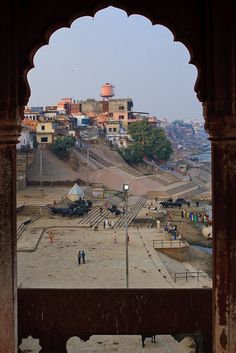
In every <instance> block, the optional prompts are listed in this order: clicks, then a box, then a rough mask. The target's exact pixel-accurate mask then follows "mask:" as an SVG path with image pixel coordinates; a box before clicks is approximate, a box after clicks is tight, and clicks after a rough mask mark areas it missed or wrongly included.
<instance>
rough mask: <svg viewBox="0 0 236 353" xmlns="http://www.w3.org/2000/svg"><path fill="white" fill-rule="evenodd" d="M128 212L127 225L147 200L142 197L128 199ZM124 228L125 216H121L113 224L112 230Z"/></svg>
mask: <svg viewBox="0 0 236 353" xmlns="http://www.w3.org/2000/svg"><path fill="white" fill-rule="evenodd" d="M129 201H130V202H129V211H128V212H127V224H128V226H129V224H130V223H131V222H132V221H133V219H134V218H135V217H136V215H137V214H138V213H139V211H140V210H141V209H142V207H143V206H144V205H145V203H146V201H147V199H146V198H145V197H143V196H141V197H138V196H133V197H130V198H129ZM125 226H126V215H122V216H121V217H120V218H119V220H118V221H117V222H116V223H115V224H114V227H113V228H125Z"/></svg>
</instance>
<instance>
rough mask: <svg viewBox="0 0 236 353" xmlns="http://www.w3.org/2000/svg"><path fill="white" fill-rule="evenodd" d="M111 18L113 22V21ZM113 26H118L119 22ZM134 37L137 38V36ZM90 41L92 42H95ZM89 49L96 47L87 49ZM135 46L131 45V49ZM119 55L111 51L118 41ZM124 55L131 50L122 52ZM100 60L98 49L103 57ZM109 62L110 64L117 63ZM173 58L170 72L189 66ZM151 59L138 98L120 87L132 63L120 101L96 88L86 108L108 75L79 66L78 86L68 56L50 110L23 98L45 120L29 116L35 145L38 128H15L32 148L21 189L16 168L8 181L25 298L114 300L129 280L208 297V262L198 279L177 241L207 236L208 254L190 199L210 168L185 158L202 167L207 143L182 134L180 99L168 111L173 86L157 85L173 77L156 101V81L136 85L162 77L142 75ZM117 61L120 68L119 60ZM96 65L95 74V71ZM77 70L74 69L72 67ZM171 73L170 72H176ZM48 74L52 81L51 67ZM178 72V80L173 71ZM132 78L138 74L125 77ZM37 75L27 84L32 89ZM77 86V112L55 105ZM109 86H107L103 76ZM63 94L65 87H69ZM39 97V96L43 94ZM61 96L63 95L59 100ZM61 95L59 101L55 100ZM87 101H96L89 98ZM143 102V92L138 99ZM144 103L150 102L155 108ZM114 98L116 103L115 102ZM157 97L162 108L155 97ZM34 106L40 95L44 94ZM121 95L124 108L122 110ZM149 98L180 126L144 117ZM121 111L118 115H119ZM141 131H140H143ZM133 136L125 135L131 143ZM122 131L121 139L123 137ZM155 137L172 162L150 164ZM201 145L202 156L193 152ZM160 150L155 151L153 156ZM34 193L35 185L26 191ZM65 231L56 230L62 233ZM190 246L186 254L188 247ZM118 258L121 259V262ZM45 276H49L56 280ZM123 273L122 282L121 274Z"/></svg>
mask: <svg viewBox="0 0 236 353" xmlns="http://www.w3.org/2000/svg"><path fill="white" fill-rule="evenodd" d="M106 11H108V14H109V13H110V12H112V11H118V10H114V9H112V8H108V9H107V10H105V11H104V12H106ZM112 16H115V15H114V14H113V13H112ZM122 16H124V14H123V13H122ZM96 17H98V20H100V22H104V21H101V19H102V12H99V13H98V14H97V15H96V16H95V21H94V22H96ZM126 20H127V21H129V20H128V19H126ZM135 20H137V21H144V22H145V21H146V22H145V24H142V26H144V27H145V26H146V28H148V26H149V29H150V33H151V34H150V37H152V38H153V37H154V35H156V34H157V32H155V28H158V29H159V31H160V32H161V33H162V36H163V38H161V39H160V37H159V41H160V42H161V41H164V39H165V40H167V41H168V40H169V42H170V43H171V45H173V46H178V51H180V50H182V49H183V48H182V45H181V44H176V43H175V44H174V43H172V42H171V40H172V38H171V40H170V32H169V31H168V30H164V29H163V27H161V26H154V27H152V26H151V25H150V23H149V22H148V20H146V19H144V18H141V17H140V16H131V23H132V26H134V25H135ZM86 21H90V19H88V18H84V19H79V20H78V21H75V23H74V24H73V25H72V28H73V27H76V26H78V28H79V27H80V26H81V27H83V23H86ZM122 21H123V19H122ZM92 22H93V21H92ZM118 22H119V20H118V21H117V23H118ZM147 22H148V23H147ZM90 24H91V22H90ZM140 25H141V22H140ZM91 26H92V24H91ZM144 27H142V28H144ZM120 30H121V29H120ZM130 30H131V29H130ZM61 31H63V30H61ZM58 32H60V31H58ZM58 32H55V34H54V35H53V36H52V38H51V41H52V44H53V43H54V45H56V44H57V45H58V43H59V41H60V40H59V39H57V33H58ZM144 32H145V31H144V30H143V32H142V33H143V35H144ZM65 33H67V34H68V35H69V30H65V32H64V35H65V36H66V34H65ZM127 33H128V32H127ZM127 33H126V34H127ZM116 35H117V33H116ZM92 36H94V38H95V39H96V37H95V36H96V31H95V32H93V34H92ZM108 36H109V34H108ZM58 38H59V37H58ZM137 38H139V36H137ZM123 39H124V37H123ZM117 40H118V39H117ZM136 40H137V39H136ZM72 42H73V40H72ZM133 42H135V39H133ZM144 42H145V41H144ZM157 42H158V40H157V39H155V40H152V42H150V43H149V44H148V45H149V47H147V48H146V49H147V50H142V51H140V56H141V54H142V55H143V53H150V52H152V54H153V53H154V52H158V56H159V57H160V56H162V55H163V53H162V51H163V50H159V51H158V50H157V49H158V48H159V47H158V45H160V44H158V45H157V44H156V43H157ZM96 43H97V42H96V40H95V41H94V45H95V47H96ZM122 43H123V42H122ZM138 43H139V44H138V45H140V41H138ZM158 43H159V42H158ZM67 44H69V42H67ZM84 44H85V43H84ZM118 44H119V45H121V40H120V39H119V41H118V42H117V45H118ZM132 44H133V43H132ZM130 45H131V42H130V41H129V47H130ZM155 45H156V46H155ZM49 47H50V45H49ZM97 49H98V48H97ZM107 49H108V48H104V50H107ZM45 50H47V49H46V48H44V49H43V48H42V49H41V50H39V52H38V55H39V58H40V57H42V56H43V53H44V51H45ZM83 53H84V52H83ZM83 53H82V52H81V51H80V52H79V55H78V57H79V59H80V60H81V59H84V55H83ZM170 53H171V49H168V54H170ZM111 54H112V53H110V55H111ZM115 54H116V56H117V59H119V53H118V52H116V53H115ZM178 55H179V54H176V57H177V58H178V60H177V59H176V60H173V57H171V60H170V61H169V65H171V63H172V62H173V61H177V62H178V61H181V59H182V61H183V62H184V61H186V63H185V64H186V66H187V62H188V59H189V54H188V53H187V51H186V49H185V54H184V55H183V56H182V57H181V55H180V56H178ZM153 56H154V55H146V56H144V57H143V56H142V63H141V64H140V67H139V70H138V72H140V77H139V78H140V87H138V88H139V89H140V91H141V94H138V93H137V91H138V89H137V80H136V79H135V80H133V81H135V85H133V87H132V86H129V83H130V81H132V80H131V78H127V75H128V73H129V71H131V73H133V75H134V71H132V69H133V66H134V63H133V57H132V62H128V61H127V63H128V64H129V65H130V64H131V63H132V65H130V67H129V70H126V69H124V67H125V65H126V64H127V63H126V62H124V61H123V65H124V66H123V67H121V68H120V70H118V71H119V72H118V76H114V80H117V81H118V82H119V84H120V85H121V81H119V79H120V77H121V76H122V77H123V82H124V83H123V84H122V85H121V86H122V89H120V88H119V86H118V87H117V91H116V85H115V83H114V85H115V88H114V87H113V83H104V85H103V86H105V88H106V90H105V91H102V94H103V95H101V96H99V97H97V98H96V99H95V98H88V97H91V95H92V96H94V97H95V94H93V91H89V90H87V89H88V88H91V87H92V86H94V75H95V72H94V71H96V72H98V73H99V72H100V71H102V72H103V75H104V72H105V71H104V68H106V69H108V64H110V61H109V63H108V62H106V63H105V64H106V65H105V67H103V66H101V65H102V63H98V60H96V62H95V60H94V56H92V55H87V56H86V64H87V65H88V68H89V70H91V72H92V73H93V74H91V75H88V74H87V72H88V71H86V70H84V71H85V72H86V78H85V77H84V76H83V72H82V71H83V70H81V72H79V73H78V72H77V70H78V68H75V69H74V68H73V67H74V65H75V64H76V61H73V60H74V56H73V55H71V56H70V58H68V60H71V61H69V63H68V66H69V67H70V68H72V69H70V75H71V76H70V80H68V79H65V77H64V71H63V70H59V71H58V72H60V75H59V76H61V77H62V79H63V80H62V81H63V86H60V84H58V85H57V86H55V87H54V90H55V94H56V97H57V98H55V99H54V98H53V97H51V98H50V101H49V100H48V97H46V96H45V95H44V96H43V95H42V97H40V96H38V98H37V99H38V100H40V99H43V101H42V102H41V101H37V102H35V101H34V99H35V98H33V97H32V98H31V101H30V106H31V108H37V107H38V108H40V107H39V104H41V103H42V104H44V107H45V108H43V111H42V109H38V111H37V114H40V118H39V123H40V124H41V123H42V122H44V121H48V122H47V125H46V126H47V129H46V128H45V125H41V130H42V131H43V130H44V135H46V131H47V136H40V135H39V133H38V132H37V129H36V126H37V125H34V124H32V122H31V123H30V122H29V121H27V119H25V121H24V124H25V127H28V128H30V129H31V137H30V141H31V142H32V143H31V142H30V143H29V145H30V146H32V150H31V151H27V154H26V155H25V160H27V168H26V171H25V174H24V177H23V178H21V177H22V175H21V174H20V173H21V171H20V166H21V164H20V163H21V162H19V168H18V180H17V183H18V190H19V191H18V207H19V208H20V210H21V212H19V214H18V221H19V222H20V224H21V225H22V227H21V230H19V232H21V231H22V234H20V236H19V241H18V245H19V246H18V249H20V250H19V253H18V259H19V278H18V281H19V283H22V286H23V287H24V286H25V287H27V286H32V287H34V286H36V287H37V284H38V283H39V282H40V284H41V285H42V286H46V287H47V286H48V287H50V286H53V287H59V288H60V287H62V286H64V287H68V288H70V287H72V288H73V287H75V288H77V287H80V286H82V287H83V286H84V287H89V288H93V287H96V288H97V287H100V288H110V287H115V288H117V287H125V286H126V285H127V276H128V277H129V281H128V282H129V283H128V284H129V287H130V288H132V287H138V288H144V287H153V288H158V287H165V288H172V287H175V286H183V287H187V288H188V287H191V286H193V282H194V285H196V286H197V287H202V286H211V281H210V279H209V276H208V275H209V274H210V271H211V270H210V265H209V264H208V265H207V262H208V263H210V262H211V260H210V255H209V257H207V255H202V256H203V257H204V259H208V260H204V261H205V263H204V271H203V269H202V268H201V267H200V265H199V261H198V258H197V255H196V254H197V251H198V250H199V248H198V250H196V249H195V248H193V247H191V251H189V248H188V245H186V244H189V243H188V241H189V240H187V239H186V238H185V235H187V234H188V230H187V229H189V228H187V227H191V230H192V229H194V230H193V233H196V234H197V233H198V234H197V235H196V238H198V239H199V238H200V233H201V231H202V228H206V230H207V231H208V233H207V235H206V237H205V238H201V241H200V242H198V244H199V246H203V247H206V245H209V246H207V247H210V244H211V243H210V242H211V240H210V237H211V232H210V221H211V219H210V214H211V207H210V205H208V204H207V202H206V201H205V200H204V199H200V197H199V196H198V195H199V194H202V192H203V191H204V190H205V186H206V184H207V183H209V182H210V174H211V173H210V164H207V163H204V164H202V163H201V162H202V161H201V160H200V157H196V158H195V156H200V154H201V153H200V152H202V153H203V154H204V153H205V152H206V153H207V152H208V155H209V143H207V136H206V134H205V132H204V128H203V122H195V121H194V119H193V121H192V122H190V121H189V119H187V117H188V114H190V113H189V111H188V110H184V109H185V108H187V107H188V105H189V103H187V101H188V100H185V99H183V97H182V96H178V94H179V90H178V91H177V92H175V94H176V95H177V96H178V99H177V101H175V104H174V100H172V96H173V94H172V91H171V89H172V86H170V85H169V86H168V85H166V82H167V78H168V75H170V72H172V70H167V71H165V76H164V77H162V78H163V81H162V86H161V87H159V88H158V89H157V86H155V85H156V81H157V80H155V82H153V81H152V84H151V82H148V81H145V80H146V78H147V77H148V78H149V80H151V78H152V76H154V77H159V75H160V77H161V76H162V73H161V72H160V71H158V70H159V69H158V64H157V63H155V65H153V72H152V73H150V72H149V71H147V67H149V66H150V65H151V64H153V61H152V60H153V58H152V57H153ZM61 57H62V56H58V63H59V64H60V63H61V62H60V61H61V60H62V61H64V59H61ZM108 57H109V56H108ZM168 57H170V55H168ZM122 58H124V56H123V54H122ZM77 59H78V58H76V60H77ZM127 59H129V58H127ZM144 59H145V60H146V61H147V63H148V65H146V66H145V65H144V64H143V63H144V62H145V60H144ZM156 59H157V57H155V60H156ZM38 60H39V59H38ZM155 60H154V61H155ZM39 61H40V60H39ZM95 63H96V65H98V66H96V67H95ZM80 64H81V67H83V65H82V62H80ZM178 65H180V63H179V62H178ZM35 66H36V67H37V65H35ZM170 67H171V68H172V66H170ZM170 67H168V69H170ZM95 68H96V70H95ZM35 70H36V69H35ZM35 70H32V73H30V74H29V77H30V78H32V85H33V81H34V80H33V72H36V71H35ZM51 70H52V71H53V70H54V67H52V68H51ZM181 70H183V68H182V66H181ZM181 70H180V69H179V70H177V71H178V72H180V71H181ZM173 71H174V70H173ZM113 72H114V73H116V72H117V70H116V69H115V68H113ZM124 72H125V75H124V76H123V73H124ZM136 72H137V68H135V73H136ZM67 73H68V72H67ZM121 74H122V75H121ZM37 75H38V74H36V78H37V80H39V76H38V77H37ZM40 75H41V76H43V77H44V78H45V77H47V76H48V75H46V74H45V72H44V74H43V75H42V74H40ZM194 75H195V76H196V72H194V73H192V74H191V75H190V76H191V79H192V84H191V89H192V87H193V82H194V78H196V77H195V76H194ZM59 76H58V77H59ZM78 77H80V79H81V86H80V90H81V92H82V90H83V89H84V92H83V94H82V93H81V96H80V97H78V99H77V97H76V101H74V100H73V98H70V97H61V96H62V92H65V91H66V92H68V94H69V95H70V92H73V91H72V90H70V89H71V87H72V86H73V85H74V84H75V83H76V86H75V87H76V92H77V89H78ZM131 77H132V76H131ZM135 77H136V74H135ZM182 77H185V73H184V72H182ZM110 78H111V82H113V76H112V75H111V76H110ZM173 78H174V73H173ZM91 79H92V81H91ZM83 80H84V81H83ZM189 80H190V79H189ZM177 81H178V82H179V80H177ZM68 82H69V86H67V83H68ZM82 82H83V83H82ZM102 82H103V81H102ZM143 82H144V83H145V82H146V83H149V86H147V85H145V84H141V83H143ZM119 84H118V85H119ZM43 85H44V87H45V82H43ZM142 86H144V89H143V87H142ZM62 87H64V88H65V90H64V89H63V90H62ZM126 87H128V89H127V88H126ZM59 88H60V91H58V89H59ZM103 88H104V87H103ZM131 88H132V90H131ZM147 88H148V89H147ZM178 88H179V86H178ZM96 89H97V90H99V88H98V87H97V88H96ZM119 89H120V91H119ZM32 91H33V90H32ZM130 91H131V92H132V95H133V96H134V97H135V96H136V98H135V101H133V100H134V98H132V99H131V98H130V97H129V96H130ZM146 91H148V92H149V94H148V95H146ZM153 91H155V97H154V96H153ZM74 92H75V91H74ZM91 92H92V93H91ZM114 92H115V94H117V96H118V97H116V96H115V97H114ZM116 92H117V93H116ZM123 92H124V93H123ZM163 92H164V96H162V93H163ZM41 94H44V91H43V90H41ZM76 94H77V93H76ZM123 94H124V97H125V98H121V97H122V95H123ZM71 95H72V94H71ZM144 96H145V99H144V100H143V97H144ZM154 98H155V99H154ZM156 98H158V100H159V102H158V103H159V106H161V102H162V100H164V98H165V103H164V107H165V109H167V108H169V106H171V105H172V103H173V105H176V106H178V104H179V103H180V102H181V105H182V107H183V110H180V112H181V114H182V115H183V118H184V119H183V120H182V119H179V117H177V115H174V111H172V112H169V114H171V116H170V117H168V118H169V120H168V119H167V118H165V115H164V108H163V106H162V108H159V106H158V107H157V106H153V108H152V109H153V111H152V112H149V106H150V107H151V105H152V104H153V102H154V101H155V100H156ZM188 99H189V96H188ZM53 100H54V101H53ZM56 100H58V101H57V104H56V105H54V104H55V102H56ZM141 102H142V103H141ZM183 102H184V103H183ZM195 103H196V102H195ZM195 103H194V104H195ZM136 104H137V105H138V104H139V106H138V107H137V109H136V108H134V107H136ZM36 106H37V107H36ZM178 107H179V106H178ZM139 108H140V109H139ZM134 109H135V110H134ZM159 109H160V110H159ZM175 109H176V108H175ZM146 110H148V112H147V111H146ZM119 111H122V113H123V114H122V115H120V114H119ZM196 111H198V110H196ZM199 111H200V108H199ZM198 114H200V113H198ZM130 116H132V120H133V121H132V122H130V121H129V120H131V119H129V117H130ZM162 116H164V118H162ZM31 118H32V116H31ZM111 118H112V119H111ZM171 118H172V120H170V119H171ZM49 120H51V122H50V121H49ZM120 120H121V121H120ZM140 122H141V123H142V124H143V125H141V128H140V127H139V125H133V124H136V123H137V124H138V123H140ZM146 123H147V124H148V126H147V125H145V124H146ZM35 124H37V119H36V122H35ZM48 124H49V125H48ZM132 125H133V126H135V128H134V129H133V131H132V128H131V126H132ZM109 126H110V127H109ZM113 126H116V127H113ZM127 126H129V127H130V129H129V130H128V128H127ZM157 128H158V129H159V130H158V131H159V132H158V133H156V135H155V134H154V135H153V131H154V130H155V129H157ZM107 130H108V132H109V133H112V132H113V133H116V135H115V138H114V137H113V136H112V134H111V135H110V136H109V138H108V137H107V136H106V131H107ZM137 134H138V136H137ZM41 135H42V133H41ZM117 135H118V136H117ZM163 135H165V136H166V137H167V138H168V139H170V140H171V145H172V148H173V150H174V152H173V154H172V157H171V158H170V159H168V160H165V155H163V154H161V155H159V156H158V155H157V152H156V154H153V149H154V147H155V146H156V145H158V143H159V141H163V139H162V138H163ZM197 135H198V137H196V136H197ZM36 141H38V143H37V142H36ZM164 141H165V140H164ZM192 141H194V143H195V142H196V144H195V145H194V146H192V145H191V143H192ZM197 141H198V142H197ZM199 141H200V142H199ZM203 141H204V142H203ZM40 142H42V143H45V145H44V144H40ZM204 144H205V146H204V148H205V149H203V150H200V149H198V148H199V146H200V145H204ZM132 146H133V147H132ZM147 146H149V148H147ZM193 147H194V148H195V149H194V151H196V154H192V155H191V153H189V152H190V150H191V149H192V151H193ZM166 148H167V147H166ZM142 150H145V151H146V154H145V155H143V156H142V158H141V159H140V157H139V156H140V151H142ZM159 150H162V151H163V150H164V148H163V146H162V145H161V146H160V147H159ZM121 155H123V157H124V159H122V158H121ZM135 156H136V157H135ZM186 157H190V158H189V159H188V162H186ZM135 158H136V159H135ZM197 158H198V159H197ZM19 160H20V158H19ZM96 177H97V178H98V179H96ZM127 179H128V183H127ZM134 181H135V182H134ZM27 182H28V183H29V184H28V185H27V184H26V183H27ZM30 184H31V185H30ZM76 184H77V185H76ZM126 184H127V185H128V187H129V190H128V191H127V192H126V190H124V189H123V187H124V185H126ZM180 184H181V185H180ZM32 185H36V188H33V186H32ZM62 185H64V186H62ZM68 185H69V186H68ZM193 191H194V192H193ZM170 199H172V201H171V200H170ZM30 201H34V202H35V203H36V204H37V202H36V201H38V204H37V207H32V204H31V202H30ZM77 201H78V202H77ZM90 201H92V204H91V202H90ZM76 202H77V203H76ZM174 203H175V204H174ZM42 205H43V206H42ZM90 206H91V207H90ZM207 207H208V208H207ZM204 209H205V211H204ZM29 214H30V217H31V219H32V222H30V224H27V223H26V219H27V217H28V215H29ZM90 215H91V216H90ZM49 220H50V221H49ZM52 220H53V221H52ZM65 220H66V227H64V226H63V224H65ZM194 227H195V228H194ZM208 227H209V229H208ZM22 229H23V230H22ZM27 234H28V235H29V237H31V238H32V239H31V240H32V241H31V240H30V241H28V242H27V246H26V247H25V243H24V237H27ZM32 235H33V236H32ZM192 242H194V239H193V238H192ZM26 248H27V251H32V256H31V258H29V257H28V258H26V253H25V251H26V250H24V249H26ZM126 249H128V254H127V255H126ZM173 249H177V251H176V252H175V251H173ZM173 252H174V253H175V254H174V255H173ZM49 255H50V256H49ZM51 255H52V256H51ZM189 256H191V258H192V262H191V264H190V265H189V266H187V267H186V266H185V264H184V262H185V261H184V260H185V259H186V258H189ZM180 258H181V259H180ZM127 260H128V264H127ZM180 260H181V261H180ZM55 264H57V269H58V271H59V272H55ZM127 267H128V272H126V268H127ZM38 268H41V270H42V271H41V277H40V278H38V276H36V275H35V273H34V271H35V269H38ZM86 269H87V270H86ZM88 269H89V270H88ZM78 271H79V272H78ZM78 273H79V276H78ZM78 278H79V280H78Z"/></svg>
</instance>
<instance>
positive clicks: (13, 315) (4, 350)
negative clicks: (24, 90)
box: [0, 1, 18, 353]
mask: <svg viewBox="0 0 236 353" xmlns="http://www.w3.org/2000/svg"><path fill="white" fill-rule="evenodd" d="M15 4H16V2H15V1H3V2H2V4H1V15H2V16H1V23H0V33H1V34H2V36H1V51H0V78H1V79H0V352H1V353H16V352H17V312H16V301H17V284H16V148H15V144H16V141H17V135H18V129H17V122H16V120H17V115H18V89H17V86H18V74H17V72H18V69H17V55H16V51H17V40H16V35H17V24H16V19H15V13H16V9H15ZM3 33H4V35H3Z"/></svg>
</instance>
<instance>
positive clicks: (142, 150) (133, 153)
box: [122, 120, 173, 163]
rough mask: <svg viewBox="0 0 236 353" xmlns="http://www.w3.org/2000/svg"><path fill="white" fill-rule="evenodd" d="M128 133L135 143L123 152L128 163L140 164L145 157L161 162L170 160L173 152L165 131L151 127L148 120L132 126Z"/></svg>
mask: <svg viewBox="0 0 236 353" xmlns="http://www.w3.org/2000/svg"><path fill="white" fill-rule="evenodd" d="M128 132H129V134H130V135H131V138H132V140H133V143H132V145H130V146H129V147H128V148H126V149H123V151H122V154H123V157H124V158H125V159H126V160H127V161H129V162H133V163H139V162H141V161H142V160H143V158H144V156H146V157H147V158H148V159H157V160H159V161H166V160H168V159H169V158H170V155H171V153H172V152H173V150H172V147H171V143H170V141H169V140H168V138H167V137H166V133H165V131H164V129H162V128H157V127H153V126H150V125H149V124H148V122H147V120H143V121H139V122H135V123H133V124H130V125H129V127H128Z"/></svg>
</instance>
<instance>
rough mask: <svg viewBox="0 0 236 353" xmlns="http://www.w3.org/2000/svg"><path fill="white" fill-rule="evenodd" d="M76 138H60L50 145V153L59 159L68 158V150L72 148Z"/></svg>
mask: <svg viewBox="0 0 236 353" xmlns="http://www.w3.org/2000/svg"><path fill="white" fill-rule="evenodd" d="M75 142H76V138H75V137H74V136H60V137H58V138H57V139H56V140H55V142H54V143H53V145H52V151H53V152H54V153H55V154H56V155H57V156H58V157H60V158H63V159H67V158H68V157H69V151H68V149H69V148H71V147H74V145H75Z"/></svg>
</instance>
